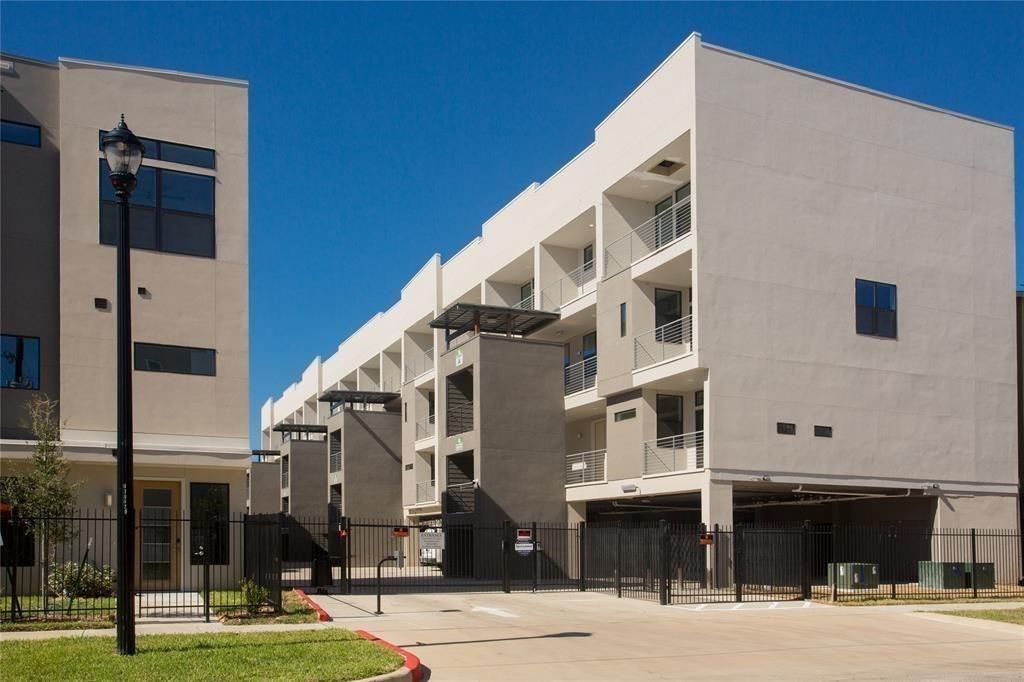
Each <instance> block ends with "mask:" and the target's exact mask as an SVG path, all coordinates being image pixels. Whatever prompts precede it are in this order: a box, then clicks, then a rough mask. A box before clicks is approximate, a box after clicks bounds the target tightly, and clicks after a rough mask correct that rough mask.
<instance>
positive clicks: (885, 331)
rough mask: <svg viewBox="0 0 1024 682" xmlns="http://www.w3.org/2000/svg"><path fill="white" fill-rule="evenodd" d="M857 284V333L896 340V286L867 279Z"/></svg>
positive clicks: (858, 281)
mask: <svg viewBox="0 0 1024 682" xmlns="http://www.w3.org/2000/svg"><path fill="white" fill-rule="evenodd" d="M855 284H856V293H855V299H856V328H857V333H858V334H864V335H867V336H878V337H882V338H887V339H895V338H896V337H897V329H896V285H894V284H884V283H882V282H872V281H870V280H866V279H858V280H856V281H855Z"/></svg>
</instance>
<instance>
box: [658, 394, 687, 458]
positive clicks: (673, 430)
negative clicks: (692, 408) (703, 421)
mask: <svg viewBox="0 0 1024 682" xmlns="http://www.w3.org/2000/svg"><path fill="white" fill-rule="evenodd" d="M656 403H657V409H658V440H659V441H660V440H662V439H666V440H668V441H671V439H672V438H674V437H675V436H680V435H682V433H683V397H682V396H681V395H659V396H658V397H657V399H656ZM659 446H660V447H671V444H668V445H662V444H661V443H659Z"/></svg>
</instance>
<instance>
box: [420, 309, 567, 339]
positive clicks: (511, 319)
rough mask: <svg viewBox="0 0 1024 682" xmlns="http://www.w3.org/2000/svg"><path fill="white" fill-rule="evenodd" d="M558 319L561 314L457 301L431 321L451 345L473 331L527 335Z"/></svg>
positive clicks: (434, 327)
mask: <svg viewBox="0 0 1024 682" xmlns="http://www.w3.org/2000/svg"><path fill="white" fill-rule="evenodd" d="M557 319H559V314H558V313H551V312H547V311H544V310H523V309H521V308H511V307H510V308H506V307H503V306H494V305H482V304H480V303H454V304H452V305H451V306H449V307H448V308H447V309H446V310H445V311H444V312H443V313H441V314H440V315H438V316H437V317H436V318H434V319H433V320H432V321H431V322H430V326H431V328H433V329H443V330H444V344H445V347H446V348H450V347H451V342H452V340H453V339H455V338H458V337H459V336H461V335H463V334H465V333H466V332H473V333H474V334H481V333H484V334H504V335H505V336H508V337H512V336H518V337H524V336H529V335H530V334H532V333H534V332H536V331H538V330H540V329H543V328H544V327H546V326H548V325H549V324H551V323H552V322H554V321H555V320H557Z"/></svg>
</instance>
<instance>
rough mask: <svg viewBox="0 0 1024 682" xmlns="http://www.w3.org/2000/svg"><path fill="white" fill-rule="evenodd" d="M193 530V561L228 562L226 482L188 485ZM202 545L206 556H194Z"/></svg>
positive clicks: (228, 527) (190, 524)
mask: <svg viewBox="0 0 1024 682" xmlns="http://www.w3.org/2000/svg"><path fill="white" fill-rule="evenodd" d="M189 499H190V505H191V506H190V509H191V518H190V523H189V527H190V528H191V532H192V564H193V565H195V564H200V565H201V564H203V563H204V562H208V563H210V564H227V563H229V545H230V542H229V540H230V537H231V531H230V521H229V517H228V484H227V483H192V484H190V485H189ZM200 546H202V547H203V551H204V553H205V555H206V556H205V557H200V556H197V555H196V551H197V550H198V549H199V547H200Z"/></svg>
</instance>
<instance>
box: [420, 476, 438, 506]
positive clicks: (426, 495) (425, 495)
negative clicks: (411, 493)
mask: <svg viewBox="0 0 1024 682" xmlns="http://www.w3.org/2000/svg"><path fill="white" fill-rule="evenodd" d="M432 502H437V482H436V481H420V482H419V483H417V484H416V504H430V503H432Z"/></svg>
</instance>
